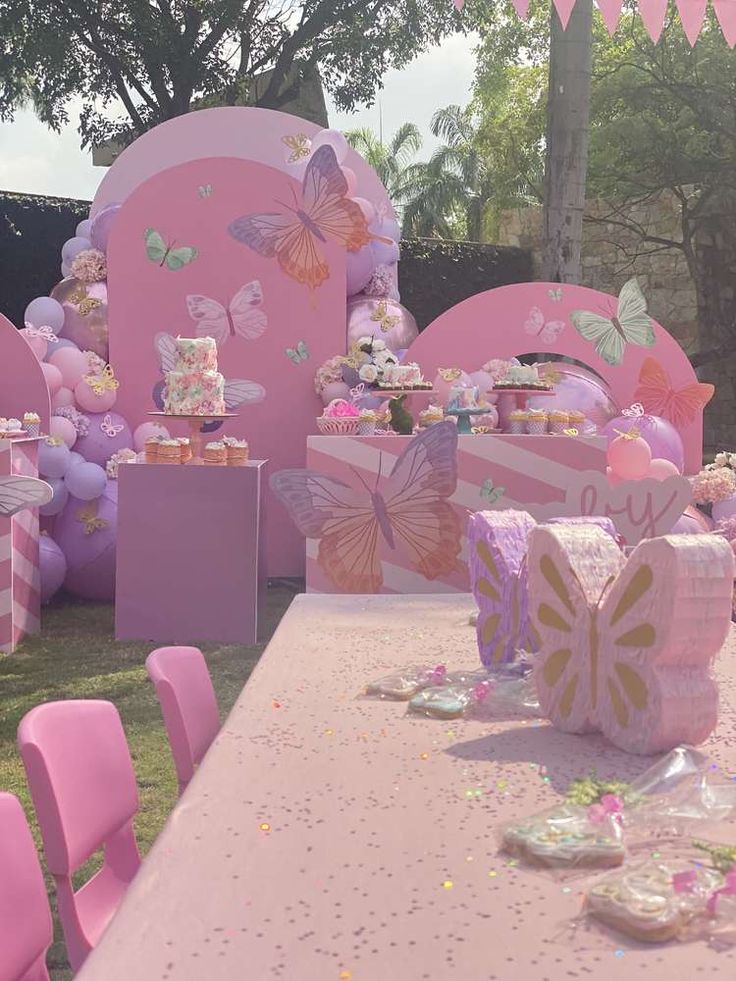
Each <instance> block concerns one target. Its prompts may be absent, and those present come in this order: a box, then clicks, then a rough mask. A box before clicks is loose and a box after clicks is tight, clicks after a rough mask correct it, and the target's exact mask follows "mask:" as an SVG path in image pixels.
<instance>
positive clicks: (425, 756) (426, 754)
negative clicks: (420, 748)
mask: <svg viewBox="0 0 736 981" xmlns="http://www.w3.org/2000/svg"><path fill="white" fill-rule="evenodd" d="M419 759H420V760H428V759H429V753H420V754H419Z"/></svg>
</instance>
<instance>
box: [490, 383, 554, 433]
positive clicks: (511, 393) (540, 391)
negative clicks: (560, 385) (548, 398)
mask: <svg viewBox="0 0 736 981" xmlns="http://www.w3.org/2000/svg"><path fill="white" fill-rule="evenodd" d="M493 391H494V394H496V395H498V402H497V403H496V407H497V408H498V418H499V423H500V425H501V428H502V429H503V430H504V431H506V430H508V423H509V416H510V415H511V413H512V412H513V411H514V410H515V409H525V408H526V405H527V402H528V401H529V399H530V398H531V397H532V396H534V397H535V398H536V397H537V396H538V395H539V396H542V397H544V396H545V395H554V394H555V392H554V389H552V388H550V389H545V388H494V390H493Z"/></svg>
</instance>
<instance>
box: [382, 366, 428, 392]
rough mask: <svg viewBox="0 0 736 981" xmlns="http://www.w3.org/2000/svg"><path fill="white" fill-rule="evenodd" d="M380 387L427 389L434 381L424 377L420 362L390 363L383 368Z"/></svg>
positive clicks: (395, 389)
mask: <svg viewBox="0 0 736 981" xmlns="http://www.w3.org/2000/svg"><path fill="white" fill-rule="evenodd" d="M378 387H379V388H389V389H391V390H393V391H397V390H401V391H404V389H406V391H411V390H412V389H414V390H418V389H423V390H425V391H426V390H427V389H430V388H431V387H432V383H431V382H428V381H426V380H425V379H424V378H423V377H422V371H421V368H420V367H419V365H418V364H416V363H415V362H410V363H409V364H389V365H386V367H385V368H384V370H383V376H382V377H381V378H380V379H379V381H378Z"/></svg>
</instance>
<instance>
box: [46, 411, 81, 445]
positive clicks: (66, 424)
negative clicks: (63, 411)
mask: <svg viewBox="0 0 736 981" xmlns="http://www.w3.org/2000/svg"><path fill="white" fill-rule="evenodd" d="M49 431H50V433H51V435H52V436H56V438H57V439H63V440H64V442H65V443H66V445H67V446H68V447H69V449H71V448H72V447H73V446H74V444H75V443H76V442H77V430H76V428H75V426H74V423H73V422H71V421H70V420H69V419H65V418H64V417H63V416H52V417H51V422H50V423H49Z"/></svg>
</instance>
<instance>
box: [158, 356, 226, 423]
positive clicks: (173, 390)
mask: <svg viewBox="0 0 736 981" xmlns="http://www.w3.org/2000/svg"><path fill="white" fill-rule="evenodd" d="M176 355H177V360H176V365H175V366H174V370H173V371H167V372H166V385H165V387H164V412H166V413H168V414H169V415H174V416H221V415H223V414H224V413H225V379H224V378H223V377H222V375H221V374H220V372H219V371H218V370H217V344H216V343H215V341H214V339H213V338H212V337H177V339H176Z"/></svg>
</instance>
